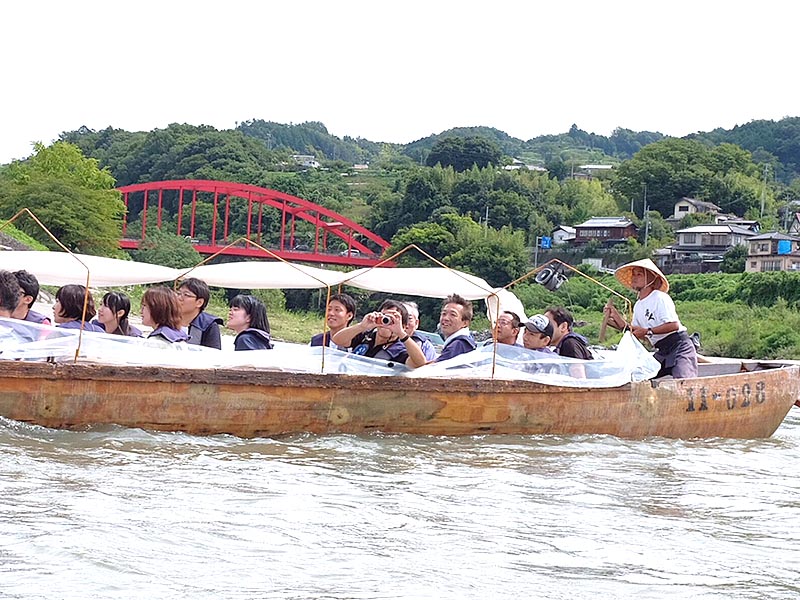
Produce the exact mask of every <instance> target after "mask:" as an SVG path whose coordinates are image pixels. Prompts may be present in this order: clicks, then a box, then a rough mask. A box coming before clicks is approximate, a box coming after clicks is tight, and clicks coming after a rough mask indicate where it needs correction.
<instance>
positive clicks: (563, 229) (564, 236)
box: [551, 225, 575, 246]
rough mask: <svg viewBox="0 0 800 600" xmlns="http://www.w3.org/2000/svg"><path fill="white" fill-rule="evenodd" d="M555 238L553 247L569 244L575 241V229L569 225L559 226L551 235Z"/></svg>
mask: <svg viewBox="0 0 800 600" xmlns="http://www.w3.org/2000/svg"><path fill="white" fill-rule="evenodd" d="M551 236H552V237H553V245H554V246H557V245H559V244H569V243H571V242H573V241H575V228H574V227H570V226H569V225H559V226H558V227H556V228H555V229H553V232H552V234H551Z"/></svg>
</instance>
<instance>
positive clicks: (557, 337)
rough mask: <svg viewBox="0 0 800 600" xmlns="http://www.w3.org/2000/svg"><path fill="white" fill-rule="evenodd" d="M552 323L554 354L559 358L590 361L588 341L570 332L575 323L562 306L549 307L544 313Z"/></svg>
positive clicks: (590, 354) (570, 314)
mask: <svg viewBox="0 0 800 600" xmlns="http://www.w3.org/2000/svg"><path fill="white" fill-rule="evenodd" d="M545 314H546V315H547V317H548V318H549V319H550V321H552V323H553V339H552V340H551V343H553V344H555V347H556V352H557V353H558V354H560V355H561V356H569V357H572V358H581V359H583V360H592V358H594V357H593V356H592V353H591V351H590V350H589V347H588V340H587V339H586V338H585V337H583V336H582V335H579V334H577V333H575V332H573V331H572V325H573V323H574V322H575V321H574V319H573V318H572V313H570V312H569V311H568V310H567V309H566V308H564V307H563V306H551V307H550V308H548V309H547V312H546V313H545Z"/></svg>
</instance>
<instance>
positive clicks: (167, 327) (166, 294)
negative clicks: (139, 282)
mask: <svg viewBox="0 0 800 600" xmlns="http://www.w3.org/2000/svg"><path fill="white" fill-rule="evenodd" d="M142 323H144V324H145V325H147V326H148V327H152V328H153V331H152V332H151V333H150V335H148V336H147V337H148V338H155V339H157V340H162V341H164V342H168V343H170V344H172V343H174V342H186V341H188V340H189V336H188V335H187V334H186V333H184V332H183V331H181V329H180V327H181V308H180V305H179V304H178V295H177V294H176V293H175V292H173V291H172V290H171V289H169V288H167V287H164V286H156V287H151V288H148V289H147V290H146V291H145V293H144V295H143V296H142Z"/></svg>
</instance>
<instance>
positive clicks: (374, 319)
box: [361, 312, 383, 331]
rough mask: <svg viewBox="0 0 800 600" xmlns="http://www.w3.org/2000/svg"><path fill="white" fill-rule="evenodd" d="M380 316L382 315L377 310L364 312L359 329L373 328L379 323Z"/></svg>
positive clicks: (367, 329)
mask: <svg viewBox="0 0 800 600" xmlns="http://www.w3.org/2000/svg"><path fill="white" fill-rule="evenodd" d="M381 317H383V315H382V314H381V313H379V312H371V313H367V314H365V315H364V318H363V319H361V330H362V331H369V330H370V329H374V328H375V327H377V326H378V325H380V324H381Z"/></svg>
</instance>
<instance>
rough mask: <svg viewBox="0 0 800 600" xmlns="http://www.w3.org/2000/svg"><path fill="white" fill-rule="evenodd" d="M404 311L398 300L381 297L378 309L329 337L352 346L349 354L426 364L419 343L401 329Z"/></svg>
mask: <svg viewBox="0 0 800 600" xmlns="http://www.w3.org/2000/svg"><path fill="white" fill-rule="evenodd" d="M406 325H408V311H406V307H405V306H403V303H402V302H396V301H394V300H385V301H384V302H383V304H381V307H380V309H379V310H378V312H372V313H369V314H368V315H365V316H364V318H363V319H362V320H361V322H360V323H358V324H357V325H350V326H349V327H345V328H344V329H342V330H341V331H339V332H337V333H336V335H334V336H333V341H334V343H336V344H338V345H340V346H346V347H348V348H352V352H353V354H359V355H362V356H369V357H371V358H380V359H383V360H387V361H390V362H397V363H403V364H405V365H406V366H408V367H411V368H415V367H421V366H422V365H424V364H425V363H426V360H425V355H424V354H423V353H422V349H421V348H420V347H419V345H418V344H417V343H416V342H415V341H414V340H412V339H411V336H410V335H408V334H407V333H406V331H405V327H406Z"/></svg>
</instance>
